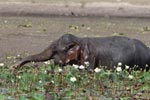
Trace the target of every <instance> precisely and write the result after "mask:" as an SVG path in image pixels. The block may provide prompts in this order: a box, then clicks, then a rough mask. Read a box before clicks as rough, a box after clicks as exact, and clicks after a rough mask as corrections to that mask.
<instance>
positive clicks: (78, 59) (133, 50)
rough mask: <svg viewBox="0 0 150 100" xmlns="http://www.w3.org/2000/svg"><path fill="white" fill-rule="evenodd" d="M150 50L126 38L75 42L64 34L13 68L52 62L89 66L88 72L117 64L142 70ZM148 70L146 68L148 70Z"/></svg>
mask: <svg viewBox="0 0 150 100" xmlns="http://www.w3.org/2000/svg"><path fill="white" fill-rule="evenodd" d="M149 55H150V50H149V48H148V47H146V46H145V45H144V44H143V43H142V42H141V41H139V40H136V39H130V38H127V37H119V36H110V37H91V38H88V37H86V38H79V37H76V36H74V35H71V34H65V35H63V36H61V37H60V38H59V39H58V40H56V41H54V42H53V43H52V44H51V45H50V46H49V47H47V48H46V49H45V50H44V51H43V52H41V53H39V54H35V55H32V56H29V57H26V58H24V59H23V60H22V61H20V62H19V63H17V64H15V67H19V66H22V65H24V64H26V63H28V62H42V61H47V60H50V59H54V62H55V64H59V65H62V66H64V65H66V64H70V65H71V64H78V65H81V64H82V65H84V62H89V65H88V66H87V68H88V69H94V68H95V67H100V66H107V68H108V69H112V68H113V67H114V66H117V64H118V63H119V62H121V63H122V67H123V68H124V67H125V65H128V66H130V67H134V66H135V65H137V66H138V67H137V69H141V68H142V69H144V68H145V65H148V66H149V65H150V62H149V59H150V56H149ZM148 69H149V67H148Z"/></svg>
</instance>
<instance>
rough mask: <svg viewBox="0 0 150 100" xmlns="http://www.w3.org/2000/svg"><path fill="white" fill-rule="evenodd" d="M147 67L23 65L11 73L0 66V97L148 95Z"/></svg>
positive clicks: (77, 99)
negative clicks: (145, 68) (88, 70)
mask: <svg viewBox="0 0 150 100" xmlns="http://www.w3.org/2000/svg"><path fill="white" fill-rule="evenodd" d="M149 94H150V71H148V72H146V71H131V72H130V73H129V72H128V71H127V70H126V69H125V70H104V69H103V68H101V69H98V68H97V69H96V70H95V71H93V72H90V73H89V72H87V71H86V70H85V69H84V68H82V69H76V68H74V67H73V66H65V67H64V68H63V69H62V68H61V67H60V66H55V65H51V64H49V65H43V66H40V67H33V66H32V67H31V66H24V67H22V68H20V69H17V70H16V71H15V72H14V73H12V72H10V71H9V68H8V67H7V66H0V100H44V99H47V100H112V99H117V100H130V99H142V100H149V99H150V96H149Z"/></svg>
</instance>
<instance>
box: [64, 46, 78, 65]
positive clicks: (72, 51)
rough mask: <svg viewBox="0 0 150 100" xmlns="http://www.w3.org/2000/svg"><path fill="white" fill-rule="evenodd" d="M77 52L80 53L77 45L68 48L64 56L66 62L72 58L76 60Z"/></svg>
mask: <svg viewBox="0 0 150 100" xmlns="http://www.w3.org/2000/svg"><path fill="white" fill-rule="evenodd" d="M79 53H80V46H79V45H75V46H73V47H72V48H70V49H69V50H68V51H67V53H66V57H65V61H66V63H69V62H70V61H72V60H78V56H79Z"/></svg>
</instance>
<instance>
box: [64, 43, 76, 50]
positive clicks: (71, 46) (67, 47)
mask: <svg viewBox="0 0 150 100" xmlns="http://www.w3.org/2000/svg"><path fill="white" fill-rule="evenodd" d="M73 47H74V44H71V45H68V46H66V47H65V50H64V51H68V50H69V49H71V48H73Z"/></svg>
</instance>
